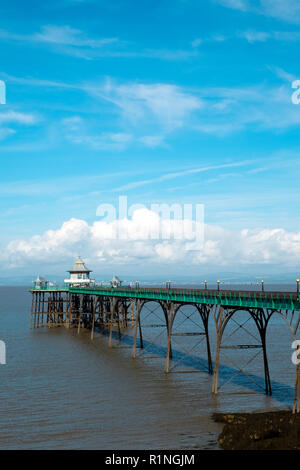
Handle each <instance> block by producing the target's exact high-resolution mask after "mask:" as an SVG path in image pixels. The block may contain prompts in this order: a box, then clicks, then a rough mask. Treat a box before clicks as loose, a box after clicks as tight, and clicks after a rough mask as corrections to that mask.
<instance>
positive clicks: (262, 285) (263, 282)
mask: <svg viewBox="0 0 300 470" xmlns="http://www.w3.org/2000/svg"><path fill="white" fill-rule="evenodd" d="M264 284H265V281H264V280H262V281H261V290H262V292H264V290H265V285H264Z"/></svg>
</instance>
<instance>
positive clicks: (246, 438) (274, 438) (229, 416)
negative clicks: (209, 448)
mask: <svg viewBox="0 0 300 470" xmlns="http://www.w3.org/2000/svg"><path fill="white" fill-rule="evenodd" d="M212 417H213V419H214V421H216V422H217V423H223V424H224V427H223V431H222V432H221V434H220V435H219V438H218V442H219V445H220V447H221V449H223V450H300V413H297V414H292V411H289V410H282V411H270V412H265V413H214V414H213V416H212Z"/></svg>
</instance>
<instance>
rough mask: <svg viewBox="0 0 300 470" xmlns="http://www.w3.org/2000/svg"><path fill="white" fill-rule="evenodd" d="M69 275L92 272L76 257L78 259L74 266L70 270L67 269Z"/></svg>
mask: <svg viewBox="0 0 300 470" xmlns="http://www.w3.org/2000/svg"><path fill="white" fill-rule="evenodd" d="M68 272H69V273H91V272H92V271H91V270H90V269H88V268H87V267H86V265H85V264H84V262H83V261H82V259H81V258H80V256H78V259H77V261H76V263H75V264H74V266H73V268H72V269H69V271H68Z"/></svg>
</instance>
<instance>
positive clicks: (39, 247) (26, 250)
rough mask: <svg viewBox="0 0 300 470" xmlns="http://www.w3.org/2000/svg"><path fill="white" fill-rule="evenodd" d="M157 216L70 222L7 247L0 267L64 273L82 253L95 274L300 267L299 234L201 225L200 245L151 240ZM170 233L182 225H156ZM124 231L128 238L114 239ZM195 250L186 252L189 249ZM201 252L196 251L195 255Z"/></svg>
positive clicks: (141, 213)
mask: <svg viewBox="0 0 300 470" xmlns="http://www.w3.org/2000/svg"><path fill="white" fill-rule="evenodd" d="M158 218H159V216H158V215H157V214H156V213H155V212H152V211H150V210H149V209H138V210H136V211H135V212H134V213H133V216H132V218H131V219H123V220H114V221H112V222H105V221H103V220H99V221H95V222H94V223H92V224H91V225H89V224H88V223H87V222H86V221H85V220H81V219H75V218H72V219H70V220H68V221H66V222H64V223H63V224H62V226H61V227H60V228H58V229H57V230H48V231H46V232H44V233H43V234H41V235H35V236H33V237H31V238H29V239H28V240H15V241H11V242H10V243H8V245H7V246H6V247H5V249H4V250H3V251H2V252H1V253H0V259H1V262H2V264H3V263H4V264H5V266H8V267H9V268H24V267H27V268H28V266H29V267H31V268H32V269H38V268H39V270H40V268H41V269H43V270H44V271H46V270H47V269H48V268H49V266H51V265H52V266H53V265H56V266H58V265H60V266H64V268H62V269H65V268H66V267H68V264H69V263H71V262H72V261H73V259H74V257H75V256H76V255H77V254H78V253H81V254H82V255H83V256H84V258H85V259H86V260H87V261H88V263H89V265H91V266H92V268H93V269H94V270H97V267H98V268H99V266H106V267H107V266H110V267H111V268H112V269H117V268H120V267H121V268H122V267H124V266H125V267H126V269H127V270H129V269H130V271H132V272H134V269H135V267H141V266H145V267H147V270H148V269H149V268H150V267H152V268H155V269H156V270H157V272H158V273H159V272H160V271H159V270H160V266H166V265H167V266H169V269H170V271H172V270H173V272H176V266H177V265H179V264H180V266H181V267H182V266H185V267H186V268H187V269H190V268H192V270H193V269H195V270H196V269H197V267H199V268H200V269H202V268H204V267H205V266H207V265H210V266H214V267H216V268H218V267H227V268H228V269H233V268H242V267H243V266H244V267H246V266H247V267H249V266H254V265H265V266H268V265H280V266H282V267H283V268H285V267H286V268H288V267H296V266H298V265H299V263H300V232H287V231H286V230H284V229H282V228H278V229H256V230H248V229H244V230H241V231H235V232H233V231H229V230H226V229H224V228H222V227H219V226H216V225H206V226H205V240H204V244H203V246H201V244H199V245H197V242H191V241H190V240H186V239H185V240H184V239H174V238H170V239H169V240H166V239H151V238H149V233H150V231H151V229H153V226H154V225H155V224H156V223H157V221H158ZM159 221H160V222H161V224H162V225H163V227H164V229H165V230H169V231H170V234H171V235H172V234H174V233H175V234H176V233H179V232H180V230H181V229H182V226H183V223H184V222H182V221H178V220H170V219H169V220H167V219H165V220H159ZM124 230H126V232H127V234H128V238H127V239H118V238H116V236H115V235H116V233H117V231H119V233H121V232H122V231H123V232H124ZM191 247H192V248H193V250H187V248H191ZM197 248H199V250H197Z"/></svg>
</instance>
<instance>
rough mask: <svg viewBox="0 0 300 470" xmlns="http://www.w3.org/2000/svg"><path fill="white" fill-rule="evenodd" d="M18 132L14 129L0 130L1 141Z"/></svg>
mask: <svg viewBox="0 0 300 470" xmlns="http://www.w3.org/2000/svg"><path fill="white" fill-rule="evenodd" d="M15 133H16V131H15V130H14V129H10V128H9V127H3V128H0V140H3V139H6V137H9V136H10V135H14V134H15Z"/></svg>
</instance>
